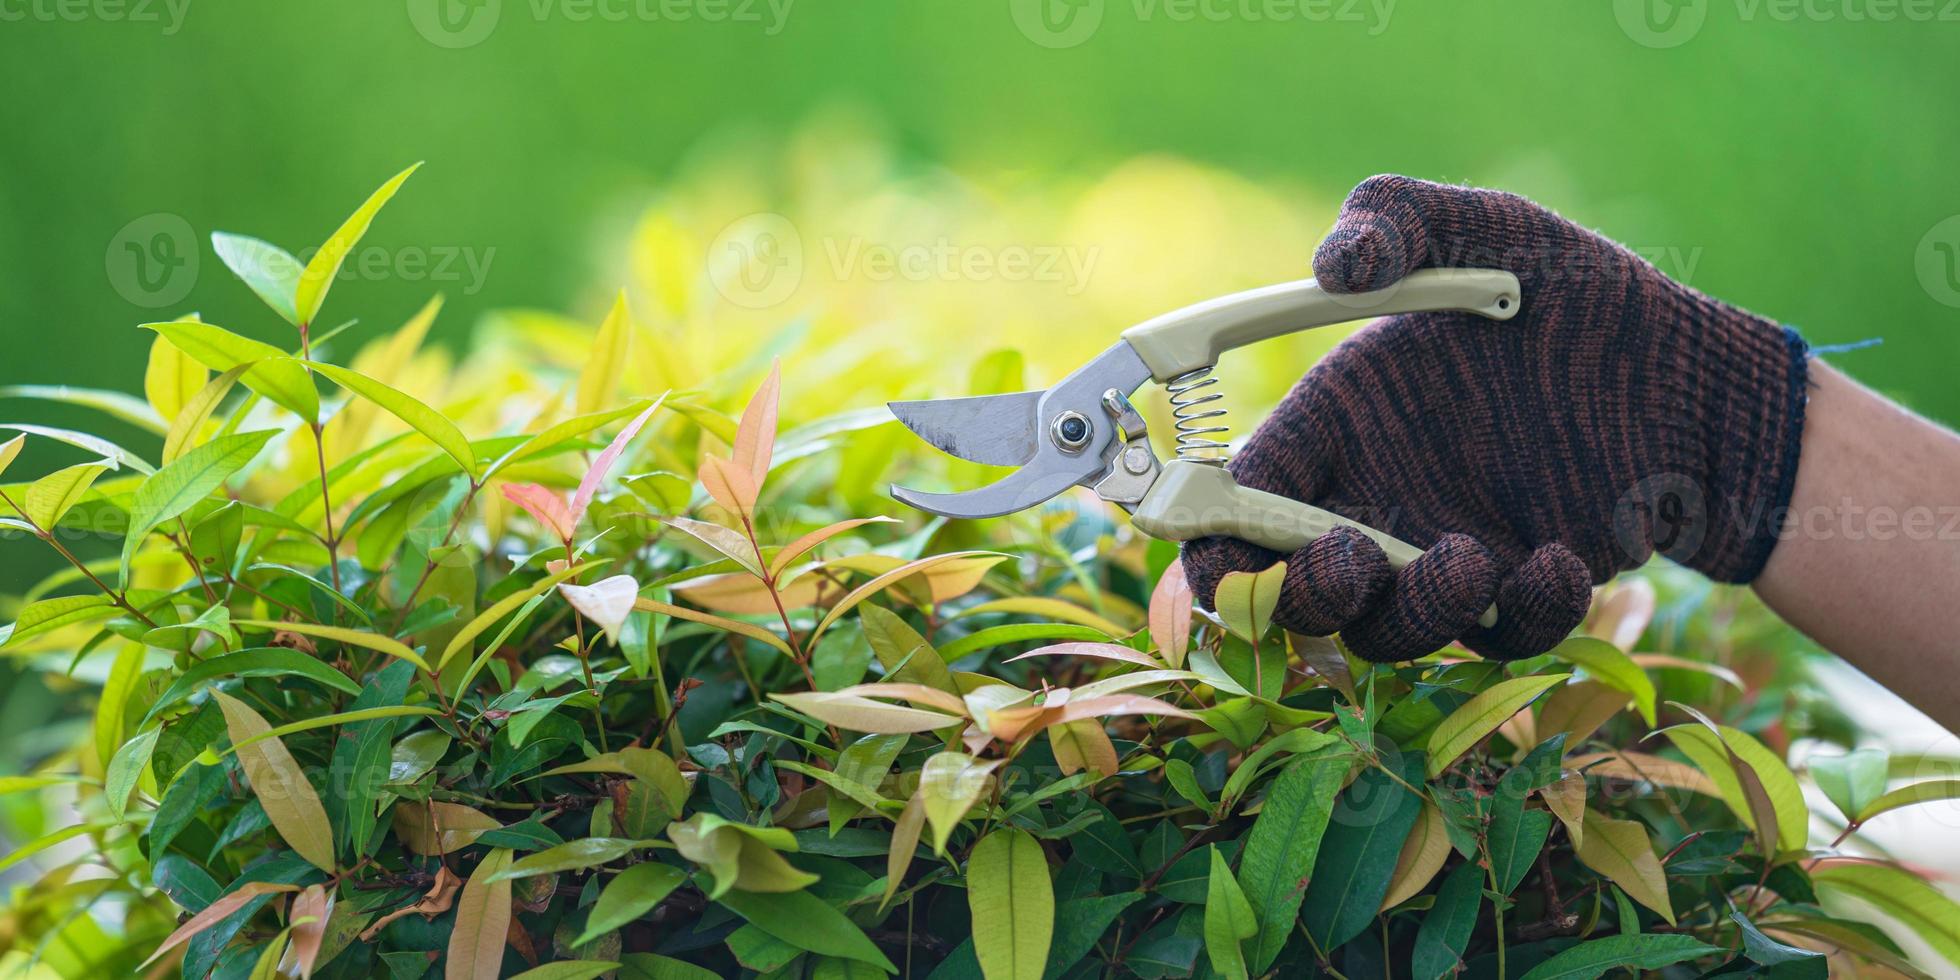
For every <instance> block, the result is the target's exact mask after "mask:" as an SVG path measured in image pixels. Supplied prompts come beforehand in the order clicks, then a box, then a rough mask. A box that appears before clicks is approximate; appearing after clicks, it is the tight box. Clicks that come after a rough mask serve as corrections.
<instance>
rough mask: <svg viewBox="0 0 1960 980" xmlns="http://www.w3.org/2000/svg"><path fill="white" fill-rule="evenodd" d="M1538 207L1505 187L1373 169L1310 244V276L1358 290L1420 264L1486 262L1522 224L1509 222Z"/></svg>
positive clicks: (1333, 287) (1383, 284) (1389, 281)
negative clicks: (1328, 226)
mask: <svg viewBox="0 0 1960 980" xmlns="http://www.w3.org/2000/svg"><path fill="white" fill-rule="evenodd" d="M1540 211H1541V209H1539V208H1537V207H1536V206H1534V205H1532V204H1531V203H1530V202H1529V201H1526V200H1525V199H1523V198H1521V197H1517V196H1516V195H1512V194H1505V193H1502V192H1499V191H1487V190H1478V189H1475V188H1469V187H1453V186H1450V185H1448V184H1437V183H1432V182H1430V181H1427V180H1416V179H1415V178H1412V177H1402V176H1399V175H1396V174H1380V175H1377V176H1374V177H1370V178H1368V179H1367V180H1364V181H1362V182H1361V183H1360V184H1359V185H1357V186H1356V187H1355V188H1354V190H1353V191H1352V192H1350V193H1349V194H1348V197H1347V201H1346V202H1345V203H1343V204H1342V205H1341V217H1340V220H1339V221H1337V222H1336V223H1335V225H1334V230H1333V231H1331V232H1329V233H1328V235H1327V237H1326V239H1324V240H1322V241H1321V243H1320V247H1319V248H1318V249H1316V250H1315V251H1314V256H1313V270H1314V276H1315V278H1317V279H1319V280H1320V283H1321V285H1323V286H1325V287H1327V289H1328V290H1329V291H1330V292H1336V293H1358V292H1366V291H1368V290H1374V289H1385V288H1387V287H1388V286H1390V285H1393V284H1394V282H1395V281H1396V280H1398V279H1400V278H1402V277H1403V276H1405V275H1408V274H1409V273H1410V272H1412V271H1414V270H1416V269H1419V268H1422V267H1424V266H1430V265H1480V264H1491V262H1492V261H1493V259H1494V258H1496V255H1495V252H1496V251H1497V250H1498V249H1499V248H1500V247H1501V243H1502V242H1503V241H1505V240H1506V239H1507V238H1508V237H1510V236H1512V235H1515V234H1516V233H1518V232H1522V231H1523V230H1524V229H1523V228H1514V227H1513V226H1514V225H1517V224H1518V223H1519V222H1521V221H1526V220H1528V219H1530V218H1532V217H1533V216H1535V215H1537V214H1539V213H1540Z"/></svg>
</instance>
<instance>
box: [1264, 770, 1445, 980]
mask: <svg viewBox="0 0 1960 980" xmlns="http://www.w3.org/2000/svg"><path fill="white" fill-rule="evenodd" d="M1349 758H1350V757H1349V755H1348V754H1347V753H1345V752H1335V751H1331V750H1321V751H1320V752H1315V753H1311V754H1308V755H1303V756H1299V757H1298V758H1295V759H1294V760H1293V761H1292V762H1291V763H1289V764H1288V765H1287V767H1286V768H1285V769H1284V770H1282V771H1281V772H1280V774H1279V778H1277V779H1275V780H1273V784H1272V788H1271V789H1269V790H1268V791H1267V793H1266V801H1265V803H1264V804H1263V805H1262V806H1261V807H1260V809H1259V818H1258V819H1257V820H1255V821H1253V824H1252V830H1251V832H1250V833H1249V834H1248V835H1247V836H1246V842H1245V855H1244V857H1242V858H1241V859H1240V861H1239V875H1238V877H1239V884H1240V885H1241V886H1242V887H1243V888H1244V890H1245V898H1246V901H1247V902H1248V903H1249V904H1251V906H1252V913H1253V915H1254V916H1255V917H1256V918H1257V919H1258V921H1259V934H1258V935H1257V936H1256V937H1254V940H1253V942H1252V944H1251V946H1249V947H1248V948H1247V955H1246V968H1247V971H1248V972H1250V973H1253V974H1261V973H1264V972H1266V968H1267V967H1269V966H1271V965H1272V962H1273V960H1274V958H1276V957H1278V956H1279V951H1280V947H1282V946H1284V945H1286V938H1287V936H1288V935H1289V934H1291V933H1292V931H1293V920H1294V916H1295V913H1297V912H1298V911H1299V909H1300V901H1301V899H1302V898H1303V897H1304V894H1305V893H1304V892H1302V891H1301V889H1300V882H1301V881H1302V880H1304V879H1305V878H1306V877H1307V873H1308V871H1309V870H1311V869H1312V868H1313V867H1314V859H1315V856H1316V855H1318V854H1319V852H1320V842H1321V837H1322V836H1323V835H1324V834H1325V833H1326V831H1327V821H1328V818H1329V816H1331V815H1332V813H1333V810H1334V794H1335V793H1336V792H1338V791H1339V790H1340V788H1341V781H1342V779H1343V778H1345V777H1346V776H1347V770H1348V761H1349ZM1403 829H1404V832H1405V833H1406V832H1407V828H1403ZM1397 843H1400V839H1399V838H1398V839H1397ZM1387 882H1388V877H1387V875H1386V874H1384V875H1383V876H1382V883H1383V886H1384V887H1386V885H1387ZM1376 898H1377V901H1379V900H1380V896H1377V897H1376Z"/></svg>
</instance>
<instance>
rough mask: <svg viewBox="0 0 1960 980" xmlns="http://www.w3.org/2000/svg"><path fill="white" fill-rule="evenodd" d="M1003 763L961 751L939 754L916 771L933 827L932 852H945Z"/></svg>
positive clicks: (929, 820)
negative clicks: (956, 829)
mask: <svg viewBox="0 0 1960 980" xmlns="http://www.w3.org/2000/svg"><path fill="white" fill-rule="evenodd" d="M1002 761H1003V760H1000V759H993V760H989V761H984V762H983V761H981V760H979V759H976V758H974V757H972V756H970V755H967V754H966V753H964V752H941V753H939V754H937V755H935V756H933V757H932V758H930V759H927V760H926V763H925V765H924V766H923V767H921V768H920V770H919V797H920V799H922V800H924V801H925V808H926V822H927V823H928V824H930V825H931V826H932V849H933V851H935V852H936V853H939V854H945V853H946V841H947V840H948V839H949V838H951V837H952V836H953V828H955V827H958V826H959V825H960V821H961V820H962V819H964V818H965V817H966V812H967V811H968V810H971V809H973V804H974V803H975V802H977V801H978V800H979V799H980V794H981V792H982V791H984V790H985V789H986V788H987V780H988V778H989V777H990V776H991V775H992V774H993V771H994V770H995V769H997V768H999V767H1000V765H1001V762H1002Z"/></svg>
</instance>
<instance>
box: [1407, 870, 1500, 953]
mask: <svg viewBox="0 0 1960 980" xmlns="http://www.w3.org/2000/svg"><path fill="white" fill-rule="evenodd" d="M1483 879H1484V875H1483V869H1482V868H1479V867H1477V864H1476V862H1474V861H1465V862H1463V863H1462V864H1459V865H1457V866H1456V870H1455V871H1452V872H1450V874H1449V877H1447V878H1444V879H1443V884H1442V887H1440V888H1438V889H1437V890H1436V904H1434V905H1432V906H1430V907H1429V913H1428V914H1427V915H1424V916H1423V917H1422V925H1421V926H1420V927H1419V928H1417V930H1416V940H1415V946H1414V948H1413V949H1412V950H1411V951H1410V953H1409V973H1410V976H1412V977H1414V978H1415V980H1441V978H1443V977H1450V976H1454V975H1456V972H1457V968H1458V967H1460V966H1461V965H1462V963H1463V948H1464V947H1465V946H1467V945H1469V943H1470V933H1471V932H1472V931H1474V930H1475V929H1476V928H1477V912H1478V911H1479V910H1480V909H1482V908H1483V903H1484V880H1483Z"/></svg>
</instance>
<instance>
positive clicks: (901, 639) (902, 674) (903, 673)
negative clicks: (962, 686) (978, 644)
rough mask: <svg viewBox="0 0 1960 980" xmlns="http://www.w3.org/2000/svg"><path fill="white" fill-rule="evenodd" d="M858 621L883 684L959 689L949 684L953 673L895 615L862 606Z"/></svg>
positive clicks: (913, 630)
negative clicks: (879, 666) (882, 673)
mask: <svg viewBox="0 0 1960 980" xmlns="http://www.w3.org/2000/svg"><path fill="white" fill-rule="evenodd" d="M858 621H859V622H860V623H862V624H863V625H864V638H865V639H866V640H869V641H870V642H871V652H872V653H874V654H876V655H877V657H878V662H879V663H880V664H882V665H884V668H885V680H886V681H887V682H891V683H909V684H924V685H925V686H927V687H932V688H938V689H939V690H941V691H948V692H951V693H955V694H957V693H959V685H957V684H954V683H953V672H952V671H951V670H949V669H947V667H946V661H945V659H944V658H942V657H941V656H940V655H939V651H937V650H934V649H933V648H932V644H931V643H928V642H926V638H925V637H923V636H920V635H919V631H918V630H915V629H913V628H912V626H911V624H909V623H907V622H906V621H905V620H903V619H900V618H899V616H898V614H897V613H895V612H892V611H891V610H889V609H886V608H884V607H883V606H880V605H878V604H876V603H866V604H865V606H864V610H863V611H862V612H860V613H858Z"/></svg>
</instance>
